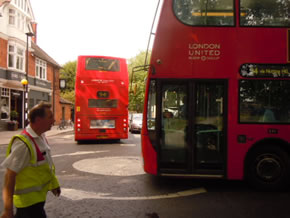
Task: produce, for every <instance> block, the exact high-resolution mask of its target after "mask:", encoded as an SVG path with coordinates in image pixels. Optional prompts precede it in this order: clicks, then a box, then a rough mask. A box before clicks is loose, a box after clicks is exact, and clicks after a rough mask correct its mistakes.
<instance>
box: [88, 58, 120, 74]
mask: <svg viewBox="0 0 290 218" xmlns="http://www.w3.org/2000/svg"><path fill="white" fill-rule="evenodd" d="M86 70H96V71H111V72H119V71H120V61H119V60H116V59H108V58H86Z"/></svg>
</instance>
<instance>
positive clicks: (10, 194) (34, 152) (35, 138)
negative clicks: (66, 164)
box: [1, 102, 61, 218]
mask: <svg viewBox="0 0 290 218" xmlns="http://www.w3.org/2000/svg"><path fill="white" fill-rule="evenodd" d="M28 118H29V121H30V124H29V125H28V126H27V127H26V128H25V129H24V130H23V131H22V132H21V134H20V135H15V136H13V137H12V139H11V141H10V143H9V145H8V148H7V156H6V159H5V160H4V161H3V163H2V164H1V165H2V166H3V167H4V168H6V173H5V177H4V186H3V192H2V197H3V202H4V211H3V213H2V215H1V218H12V217H15V218H45V217H46V214H45V210H44V204H45V200H46V195H47V192H48V191H52V193H53V194H54V195H55V196H59V195H60V192H61V190H60V186H59V183H58V180H57V178H56V176H55V167H54V164H53V162H52V158H51V154H50V147H49V145H48V142H47V140H46V138H45V134H44V133H45V132H46V131H48V130H50V129H51V127H52V125H53V123H54V117H53V113H52V111H51V104H48V103H44V102H41V103H40V104H38V105H36V106H35V107H33V108H32V109H31V111H30V112H29V115H28ZM13 205H14V206H15V207H16V214H15V216H14V215H13Z"/></svg>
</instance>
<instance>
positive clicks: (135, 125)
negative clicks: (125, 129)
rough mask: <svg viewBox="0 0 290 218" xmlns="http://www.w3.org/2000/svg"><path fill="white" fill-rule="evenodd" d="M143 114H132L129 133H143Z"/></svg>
mask: <svg viewBox="0 0 290 218" xmlns="http://www.w3.org/2000/svg"><path fill="white" fill-rule="evenodd" d="M142 119H143V114H130V120H129V131H130V132H141V129H142Z"/></svg>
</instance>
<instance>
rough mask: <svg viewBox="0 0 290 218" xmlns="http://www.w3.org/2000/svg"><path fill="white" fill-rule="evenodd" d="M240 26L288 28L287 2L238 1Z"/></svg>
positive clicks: (276, 0)
mask: <svg viewBox="0 0 290 218" xmlns="http://www.w3.org/2000/svg"><path fill="white" fill-rule="evenodd" d="M240 4H241V5H240V8H241V9H240V10H241V12H240V15H241V21H240V22H241V26H285V27H286V26H288V27H289V26H290V19H289V15H290V12H289V10H290V3H289V0H281V1H279V0H268V1H261V0H240Z"/></svg>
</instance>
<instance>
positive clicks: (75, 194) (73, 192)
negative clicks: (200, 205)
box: [61, 188, 206, 201]
mask: <svg viewBox="0 0 290 218" xmlns="http://www.w3.org/2000/svg"><path fill="white" fill-rule="evenodd" d="M201 193H206V189H204V188H195V189H190V190H186V191H181V192H176V193H169V194H164V195H154V196H139V197H114V196H112V193H95V192H86V191H82V190H77V189H69V188H62V189H61V196H63V197H65V198H68V199H71V200H73V201H78V200H83V199H100V200H119V201H123V200H126V201H127V200H156V199H168V198H180V197H186V196H191V195H197V194H201Z"/></svg>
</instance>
